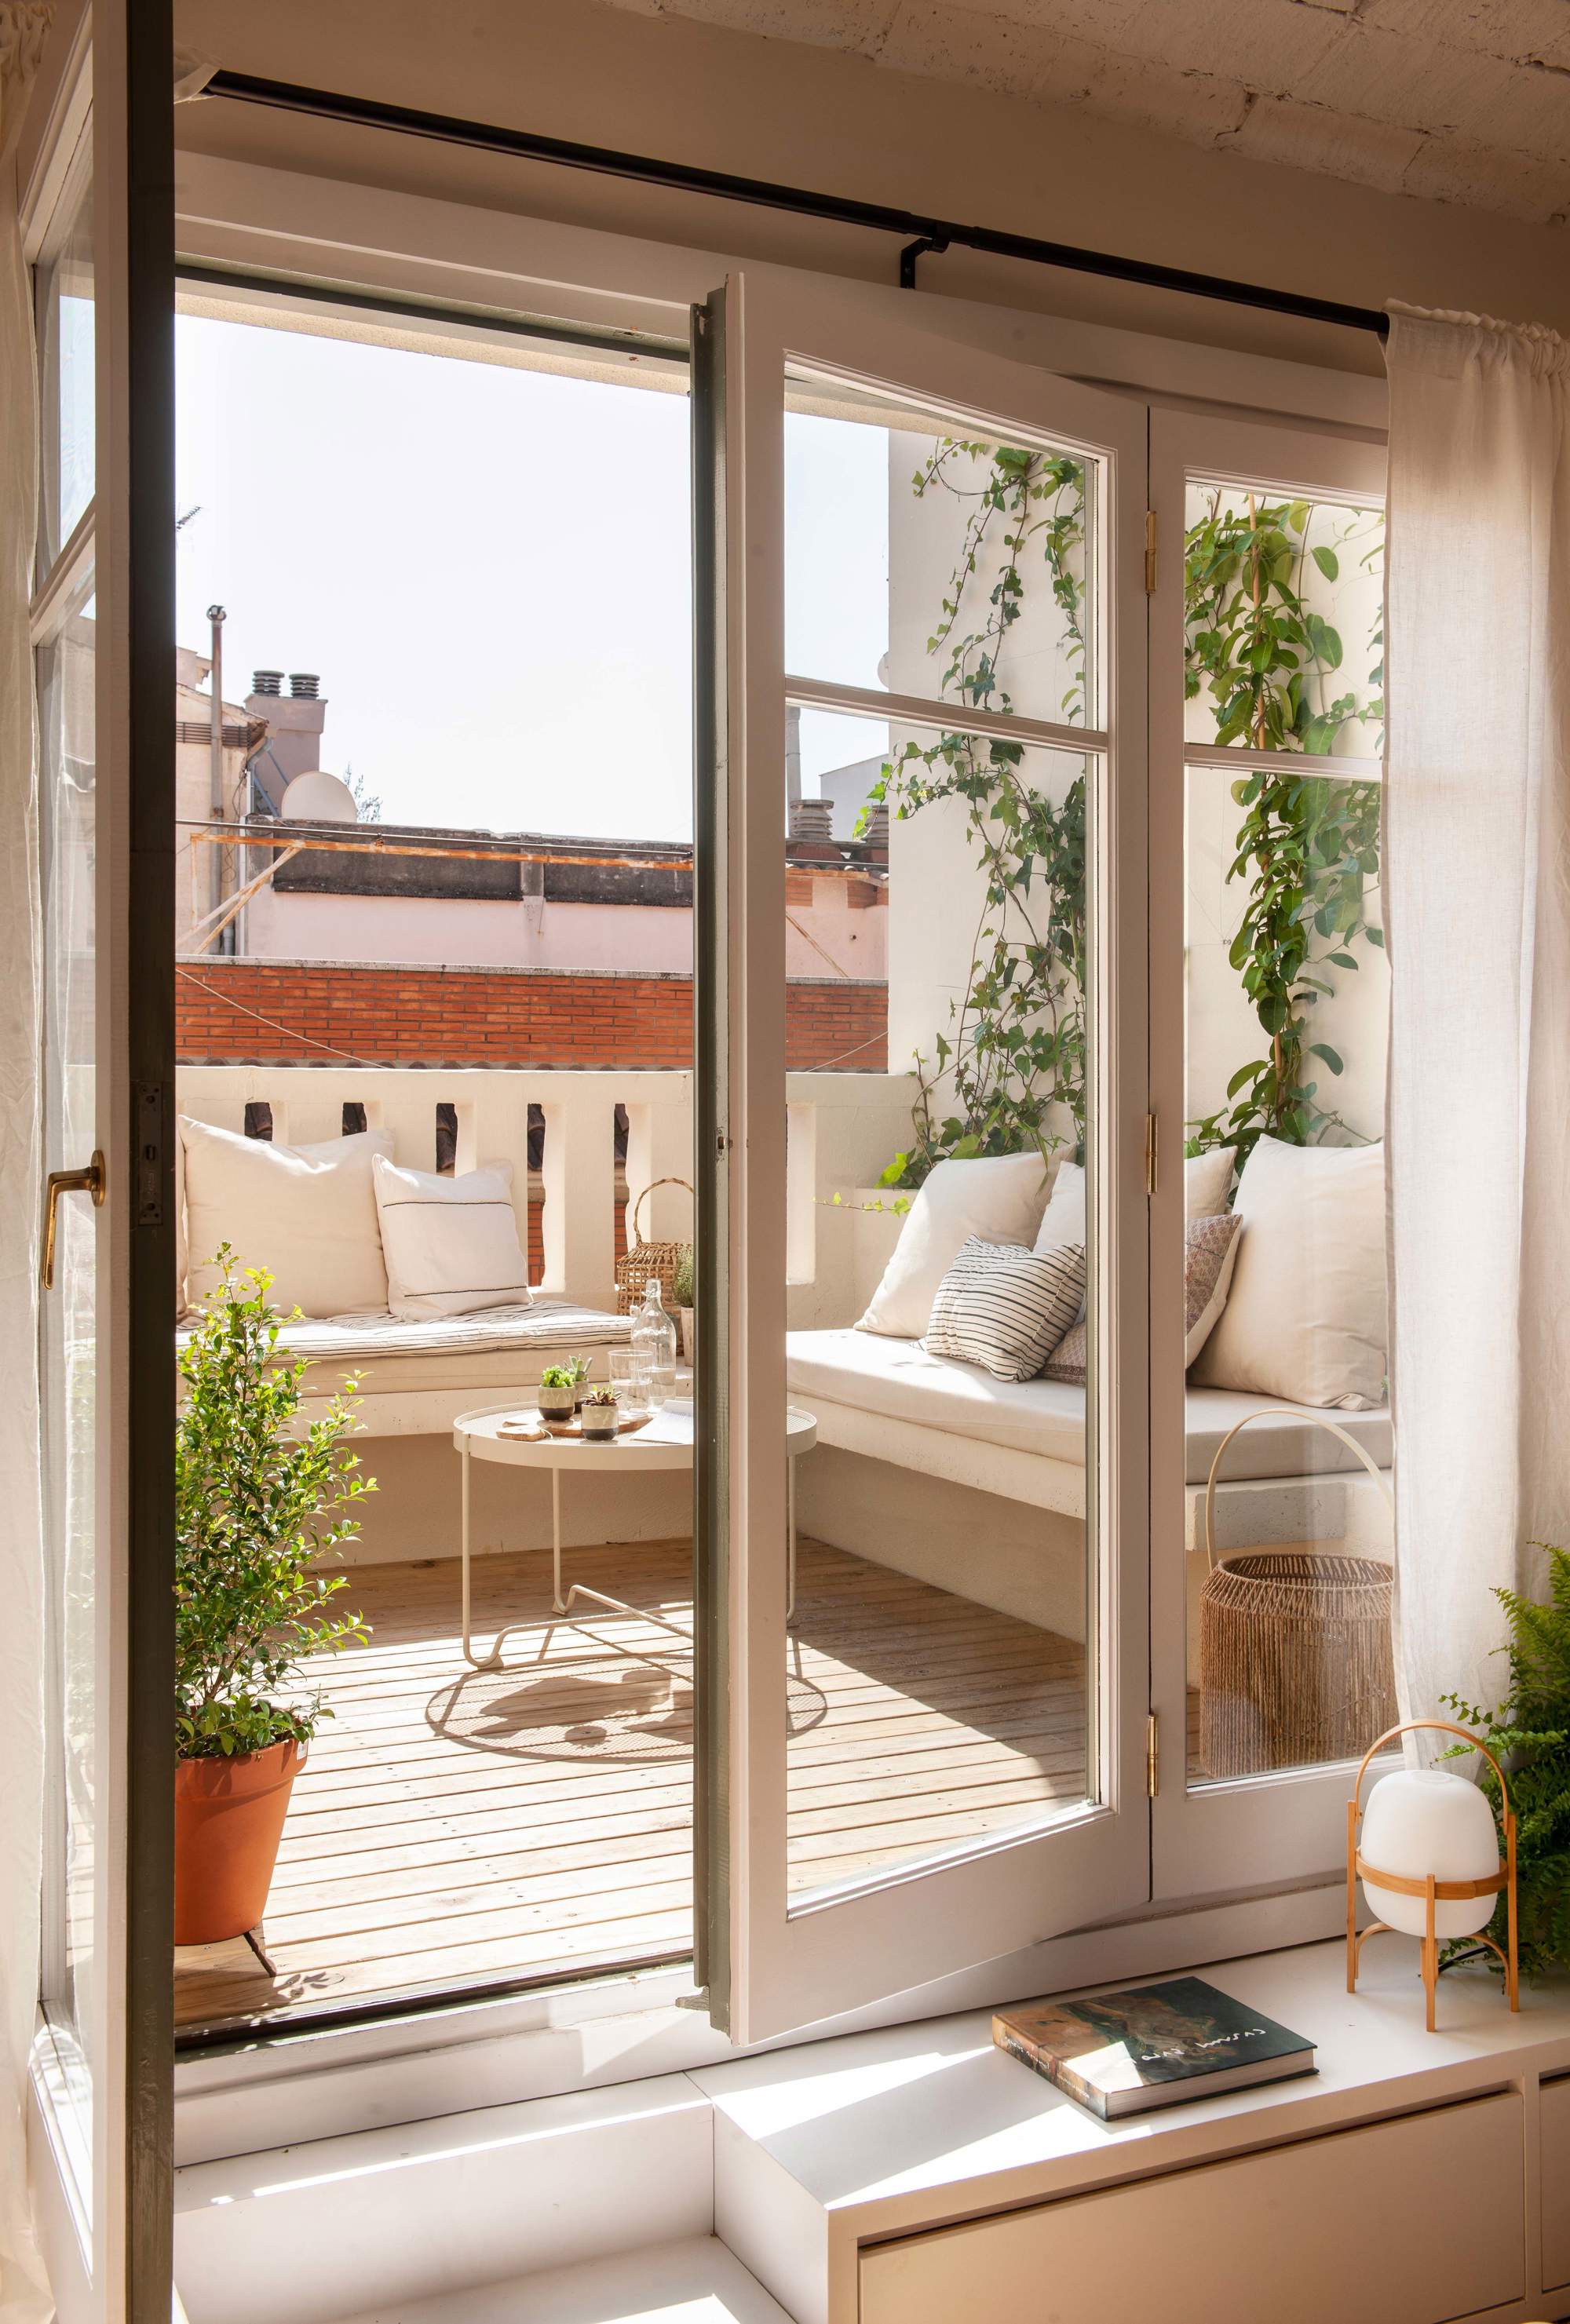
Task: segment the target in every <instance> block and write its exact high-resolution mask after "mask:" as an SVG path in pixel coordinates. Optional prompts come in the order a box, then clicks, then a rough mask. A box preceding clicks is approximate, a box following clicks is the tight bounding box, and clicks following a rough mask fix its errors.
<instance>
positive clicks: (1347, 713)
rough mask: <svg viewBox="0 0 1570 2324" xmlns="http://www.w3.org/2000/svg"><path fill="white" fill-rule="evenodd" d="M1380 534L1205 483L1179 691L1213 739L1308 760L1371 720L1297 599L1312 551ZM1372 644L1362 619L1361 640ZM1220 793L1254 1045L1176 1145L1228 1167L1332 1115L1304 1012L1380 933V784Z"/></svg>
mask: <svg viewBox="0 0 1570 2324" xmlns="http://www.w3.org/2000/svg"><path fill="white" fill-rule="evenodd" d="M1337 517H1339V522H1338V521H1337ZM1316 531H1317V532H1318V533H1319V534H1320V535H1321V536H1322V537H1321V538H1319V539H1315V538H1314V535H1315V533H1316ZM1382 546H1383V531H1382V527H1381V522H1380V520H1379V517H1378V515H1377V513H1376V512H1370V511H1367V510H1351V511H1340V512H1334V513H1333V512H1330V511H1327V510H1326V509H1325V507H1324V505H1323V504H1322V503H1314V502H1311V501H1307V500H1280V501H1277V500H1270V499H1265V498H1261V496H1260V495H1259V494H1258V493H1241V494H1238V493H1233V494H1232V495H1229V494H1227V493H1225V492H1224V491H1223V490H1222V489H1221V488H1220V487H1219V486H1217V487H1214V488H1213V489H1212V491H1211V492H1210V493H1209V494H1208V497H1207V500H1206V504H1205V511H1204V513H1203V514H1202V515H1201V517H1200V518H1199V521H1197V522H1196V523H1195V524H1192V525H1191V526H1190V527H1189V528H1188V531H1187V537H1186V539H1185V543H1184V580H1185V592H1186V606H1187V678H1186V685H1187V696H1188V698H1189V699H1190V700H1193V699H1194V698H1195V697H1196V696H1200V695H1205V696H1207V697H1208V700H1209V705H1210V707H1211V709H1212V712H1213V714H1214V719H1215V740H1216V741H1217V742H1219V743H1242V744H1244V745H1248V746H1251V747H1252V748H1253V749H1255V750H1259V751H1289V752H1295V753H1300V754H1301V755H1302V757H1303V758H1304V759H1305V760H1307V761H1312V760H1313V759H1314V758H1316V757H1324V756H1326V755H1327V754H1329V753H1332V752H1344V751H1345V750H1346V748H1347V746H1348V742H1349V739H1350V737H1351V733H1352V730H1353V729H1354V728H1356V727H1357V726H1360V725H1362V726H1366V727H1370V728H1374V729H1377V728H1378V726H1379V725H1380V724H1381V721H1382V719H1383V715H1384V705H1383V700H1382V694H1381V688H1382V684H1383V669H1382V666H1381V662H1380V661H1379V660H1378V659H1375V661H1374V664H1373V667H1372V668H1371V669H1370V671H1369V674H1368V687H1369V691H1367V692H1366V693H1364V694H1362V695H1360V694H1359V692H1358V690H1357V688H1356V687H1352V686H1349V685H1348V684H1347V682H1346V680H1345V678H1344V675H1343V667H1344V649H1343V643H1342V640H1341V637H1340V635H1339V633H1338V632H1336V631H1335V629H1334V628H1333V627H1332V626H1331V625H1330V623H1329V622H1326V621H1325V619H1324V617H1323V615H1321V614H1320V613H1316V612H1315V611H1314V610H1313V609H1312V608H1311V607H1310V606H1309V604H1307V597H1306V591H1305V575H1306V573H1307V568H1308V567H1309V564H1310V561H1311V562H1312V564H1313V565H1314V566H1315V567H1316V568H1317V570H1318V571H1319V573H1320V574H1321V575H1323V576H1324V577H1325V580H1326V581H1330V582H1335V581H1336V580H1337V579H1339V577H1340V575H1341V570H1342V564H1343V560H1344V558H1347V557H1348V556H1357V557H1359V558H1361V559H1362V562H1363V563H1364V565H1365V566H1367V565H1371V564H1372V563H1373V562H1374V561H1375V560H1376V559H1377V558H1379V557H1380V556H1381V553H1382ZM1381 647H1382V639H1381V631H1380V627H1379V625H1378V623H1377V622H1376V624H1375V626H1374V630H1373V633H1372V635H1371V638H1370V640H1369V648H1370V651H1371V654H1373V655H1374V656H1376V657H1377V656H1378V655H1379V654H1380V653H1381ZM1232 796H1233V800H1234V801H1235V802H1236V804H1237V806H1238V807H1241V808H1242V823H1241V825H1240V826H1239V828H1238V832H1237V835H1236V839H1235V842H1234V847H1235V853H1234V855H1233V862H1232V863H1231V865H1230V867H1229V870H1228V872H1227V878H1228V881H1229V882H1230V881H1244V882H1246V883H1247V884H1246V892H1245V899H1244V904H1243V910H1242V918H1241V920H1240V922H1239V925H1238V928H1237V932H1236V934H1235V936H1233V942H1232V948H1231V953H1230V959H1231V963H1232V965H1233V968H1234V969H1235V970H1236V971H1237V973H1238V975H1239V977H1240V979H1241V981H1242V988H1243V991H1244V992H1245V993H1246V994H1247V995H1248V998H1249V1001H1251V1004H1252V1007H1253V1010H1254V1014H1255V1017H1256V1018H1257V1019H1258V1021H1259V1025H1260V1029H1261V1034H1262V1036H1263V1039H1262V1041H1261V1048H1262V1050H1263V1055H1262V1056H1258V1057H1252V1058H1250V1059H1249V1060H1248V1061H1247V1062H1246V1063H1245V1064H1243V1065H1240V1066H1239V1067H1238V1069H1237V1071H1236V1072H1235V1073H1234V1074H1233V1076H1232V1078H1231V1080H1230V1081H1229V1082H1228V1084H1227V1092H1226V1102H1225V1104H1224V1106H1223V1107H1221V1108H1220V1109H1219V1110H1218V1111H1216V1112H1214V1113H1213V1114H1209V1115H1206V1116H1205V1117H1204V1118H1203V1119H1201V1120H1196V1121H1194V1122H1191V1123H1190V1124H1189V1126H1188V1127H1189V1148H1190V1151H1194V1152H1197V1151H1199V1150H1200V1149H1201V1148H1205V1147H1210V1146H1231V1147H1233V1148H1235V1149H1236V1151H1237V1155H1238V1158H1239V1160H1240V1162H1241V1161H1242V1159H1243V1157H1245V1156H1246V1155H1247V1154H1248V1153H1249V1151H1250V1150H1251V1148H1252V1146H1253V1144H1254V1142H1255V1140H1256V1139H1259V1138H1260V1137H1261V1136H1264V1135H1266V1134H1268V1135H1269V1136H1270V1137H1272V1138H1279V1139H1285V1140H1286V1141H1287V1142H1288V1144H1290V1145H1294V1146H1306V1145H1309V1144H1312V1143H1313V1142H1315V1141H1316V1139H1321V1138H1323V1137H1325V1135H1327V1134H1331V1133H1334V1131H1335V1130H1339V1129H1341V1128H1343V1127H1344V1124H1343V1122H1342V1119H1341V1116H1340V1115H1339V1113H1337V1112H1336V1111H1335V1110H1334V1109H1333V1108H1332V1107H1330V1106H1328V1105H1326V1104H1325V1102H1324V1101H1323V1099H1322V1097H1321V1094H1320V1091H1321V1083H1322V1080H1323V1078H1324V1076H1325V1074H1329V1075H1331V1076H1332V1077H1334V1076H1336V1075H1338V1074H1341V1072H1342V1071H1343V1070H1344V1059H1343V1058H1342V1056H1341V1055H1340V1053H1339V1052H1338V1051H1337V1050H1336V1049H1335V1048H1334V1047H1332V1046H1331V1044H1330V1043H1329V1042H1328V1041H1324V1040H1316V1039H1315V1038H1314V1037H1313V1036H1314V1017H1315V1012H1316V1009H1317V1008H1318V1007H1319V1005H1320V1003H1321V1002H1322V1001H1324V1000H1325V999H1327V998H1328V997H1329V996H1330V995H1331V994H1332V993H1333V992H1334V991H1335V983H1334V982H1332V980H1331V978H1330V975H1329V973H1328V972H1329V971H1331V970H1333V969H1334V970H1339V971H1340V972H1342V973H1344V974H1353V973H1356V971H1357V966H1358V962H1357V954H1356V952H1355V951H1354V949H1353V946H1354V945H1355V944H1356V942H1357V940H1358V938H1359V937H1364V938H1366V939H1367V941H1368V942H1369V943H1370V944H1371V945H1382V944H1383V942H1384V932H1383V930H1382V928H1381V927H1379V926H1378V924H1377V923H1376V922H1375V921H1373V920H1372V919H1371V918H1370V917H1369V912H1370V906H1371V899H1372V892H1373V890H1374V888H1375V887H1376V886H1377V882H1378V879H1379V866H1380V794H1379V787H1378V785H1377V784H1376V783H1373V782H1346V781H1333V780H1330V779H1326V778H1325V777H1324V776H1316V775H1314V774H1311V773H1309V772H1308V771H1307V769H1306V770H1305V771H1304V772H1302V773H1299V772H1298V770H1297V769H1296V768H1295V767H1294V768H1293V769H1292V770H1290V771H1288V772H1276V773H1267V772H1264V771H1262V770H1257V769H1255V770H1251V771H1250V772H1249V773H1247V774H1246V775H1243V776H1241V777H1240V778H1239V779H1238V780H1236V781H1235V782H1234V783H1233V786H1232Z"/></svg>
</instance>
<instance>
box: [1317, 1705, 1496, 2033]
mask: <svg viewBox="0 0 1570 2324" xmlns="http://www.w3.org/2000/svg"><path fill="white" fill-rule="evenodd" d="M1418 1728H1428V1729H1434V1730H1435V1731H1436V1732H1437V1733H1438V1734H1441V1735H1455V1736H1458V1737H1459V1738H1460V1739H1461V1741H1462V1742H1463V1743H1464V1744H1466V1745H1468V1746H1469V1748H1471V1749H1473V1751H1481V1752H1482V1756H1483V1757H1484V1758H1485V1759H1486V1760H1487V1761H1488V1764H1489V1766H1491V1768H1492V1769H1493V1772H1494V1774H1495V1775H1497V1776H1498V1777H1499V1788H1500V1799H1501V1803H1502V1807H1503V1811H1504V1814H1503V1821H1504V1839H1505V1852H1504V1854H1503V1856H1501V1854H1500V1852H1499V1839H1498V1835H1497V1833H1496V1832H1495V1830H1494V1821H1493V1811H1492V1809H1491V1807H1490V1806H1489V1803H1488V1802H1487V1800H1486V1799H1485V1798H1484V1797H1483V1795H1482V1793H1481V1792H1480V1791H1479V1790H1478V1788H1477V1785H1476V1784H1470V1783H1468V1782H1466V1780H1465V1779H1464V1777H1463V1776H1461V1775H1446V1774H1445V1772H1444V1770H1443V1769H1442V1768H1438V1767H1425V1768H1415V1767H1402V1768H1399V1769H1398V1770H1397V1771H1396V1772H1395V1773H1394V1774H1392V1775H1381V1778H1380V1780H1379V1782H1378V1783H1377V1784H1375V1785H1374V1787H1373V1789H1372V1791H1371V1792H1370V1794H1369V1795H1368V1805H1367V1807H1366V1808H1364V1807H1362V1804H1361V1799H1362V1779H1363V1777H1364V1776H1365V1775H1367V1773H1368V1770H1369V1763H1370V1761H1371V1759H1373V1758H1374V1757H1375V1756H1376V1754H1377V1753H1379V1752H1381V1751H1382V1750H1383V1749H1384V1748H1385V1747H1386V1745H1387V1744H1389V1743H1393V1742H1394V1741H1395V1740H1396V1738H1397V1737H1398V1736H1400V1735H1409V1734H1411V1733H1413V1732H1414V1731H1415V1730H1416V1729H1418ZM1360 1816H1361V1818H1362V1840H1361V1843H1360V1840H1359V1836H1358V1820H1359V1818H1360ZM1360 1879H1361V1880H1362V1889H1363V1895H1365V1896H1366V1897H1367V1899H1368V1901H1369V1904H1370V1905H1371V1908H1372V1910H1373V1911H1374V1912H1375V1913H1378V1914H1381V1915H1382V1916H1383V1917H1382V1918H1381V1919H1379V1920H1376V1921H1373V1922H1371V1923H1370V1924H1369V1926H1368V1927H1367V1928H1366V1929H1363V1930H1362V1931H1361V1932H1360V1931H1359V1929H1358V1926H1357V1884H1358V1881H1359V1880H1360ZM1501 1889H1502V1890H1503V1892H1504V1896H1505V1914H1506V1923H1507V1929H1508V1950H1506V1949H1505V1948H1504V1947H1501V1946H1500V1945H1497V1944H1496V1943H1495V1942H1494V1941H1493V1939H1492V1938H1491V1937H1490V1936H1486V1935H1484V1933H1483V1932H1484V1931H1485V1930H1486V1928H1487V1926H1488V1924H1489V1922H1490V1921H1491V1919H1492V1918H1493V1911H1494V1902H1493V1900H1494V1898H1495V1897H1496V1896H1497V1895H1499V1894H1500V1892H1501ZM1381 1931H1385V1932H1394V1933H1396V1934H1398V1935H1401V1936H1408V1937H1418V1938H1420V1939H1421V1940H1422V1947H1423V1953H1422V1973H1423V1988H1424V1991H1425V1993H1426V1994H1427V2002H1428V2031H1429V2033H1433V2031H1434V1998H1435V1995H1436V1991H1437V1989H1438V1984H1439V1945H1440V1941H1441V1939H1444V1940H1445V1941H1449V1940H1450V1939H1452V1938H1455V1937H1475V1938H1476V1939H1477V1940H1478V1941H1479V1942H1480V1943H1481V1944H1484V1945H1486V1946H1487V1947H1488V1949H1489V1950H1490V1951H1491V1952H1492V1953H1497V1954H1498V1956H1499V1960H1500V1964H1501V1968H1502V1969H1503V1970H1504V1973H1505V1992H1506V1994H1507V1995H1508V1996H1509V1998H1510V2007H1511V2008H1512V2009H1519V2007H1520V2006H1521V1997H1520V1981H1519V1975H1518V1971H1517V1967H1516V1818H1515V1811H1514V1809H1513V1808H1512V1807H1511V1805H1510V1787H1509V1785H1508V1784H1506V1782H1505V1776H1504V1769H1503V1768H1502V1767H1501V1766H1500V1763H1499V1761H1498V1760H1497V1759H1496V1758H1495V1757H1494V1756H1493V1753H1492V1752H1491V1750H1490V1749H1489V1748H1488V1746H1487V1744H1486V1743H1480V1742H1479V1741H1478V1739H1477V1738H1476V1736H1475V1735H1471V1734H1468V1732H1467V1730H1466V1729H1465V1728H1464V1727H1455V1726H1452V1725H1451V1723H1450V1721H1449V1720H1445V1719H1408V1720H1407V1721H1406V1722H1405V1724H1404V1725H1402V1726H1400V1727H1392V1728H1390V1729H1388V1731H1387V1732H1386V1733H1385V1734H1383V1735H1381V1737H1380V1738H1378V1740H1377V1741H1376V1742H1373V1743H1371V1744H1370V1745H1369V1748H1368V1749H1367V1750H1366V1751H1365V1752H1364V1754H1363V1758H1362V1766H1360V1767H1359V1769H1358V1771H1357V1781H1356V1783H1355V1784H1353V1787H1352V1797H1351V1799H1350V1800H1348V1802H1347V1803H1346V1989H1347V1991H1348V1993H1355V1992H1356V1991H1357V1965H1358V1960H1359V1959H1360V1957H1361V1954H1362V1944H1363V1940H1364V1938H1365V1937H1371V1936H1373V1935H1375V1934H1376V1933H1378V1932H1381Z"/></svg>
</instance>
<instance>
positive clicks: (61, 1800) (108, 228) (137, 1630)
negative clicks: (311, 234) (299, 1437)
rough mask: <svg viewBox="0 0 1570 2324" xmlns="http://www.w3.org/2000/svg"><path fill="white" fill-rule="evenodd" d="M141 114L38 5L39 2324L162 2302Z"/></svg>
mask: <svg viewBox="0 0 1570 2324" xmlns="http://www.w3.org/2000/svg"><path fill="white" fill-rule="evenodd" d="M171 101H172V87H171V41H170V25H169V18H168V14H167V11H166V10H163V9H162V8H160V7H159V6H157V5H152V6H151V7H144V6H142V5H137V7H136V8H135V10H134V11H133V10H132V9H131V7H130V6H129V5H128V0H126V4H125V5H121V0H98V5H94V6H93V7H91V8H90V9H62V10H60V12H58V14H57V18H56V22H55V25H54V28H53V32H52V34H51V51H50V52H49V53H48V55H47V56H46V59H45V63H44V68H43V72H42V77H41V79H40V81H39V83H38V85H37V86H36V87H35V88H34V91H33V93H32V107H31V109H30V115H29V121H28V127H27V133H26V135H25V137H24V143H23V156H22V158H23V171H22V182H23V185H24V187H25V189H26V191H25V196H24V203H23V226H24V247H25V250H26V254H27V256H28V258H29V259H30V261H31V263H32V280H33V287H34V315H35V325H36V332H37V344H38V354H39V364H38V369H39V385H40V398H39V415H38V417H39V450H40V458H39V475H40V506H39V524H38V554H37V559H36V566H35V580H34V590H33V597H32V644H33V653H34V665H35V672H36V687H37V701H38V741H39V776H38V791H39V808H40V813H39V836H40V893H41V902H42V928H41V947H40V961H39V967H40V984H41V990H42V1028H41V1030H42V1054H41V1098H42V1105H41V1112H42V1156H41V1164H42V1173H43V1176H44V1183H43V1184H42V1185H41V1188H40V1197H41V1250H40V1278H41V1280H40V1290H39V1294H38V1296H39V1303H40V1306H39V1405H40V1442H41V1452H42V1568H43V1571H42V1582H43V1598H44V1636H43V1655H44V1707H45V1719H46V1734H45V1760H46V1764H45V1794H44V1802H43V1807H44V1830H43V1840H44V1849H43V1898H42V1969H41V1979H40V1986H41V1991H40V2001H41V2009H40V2018H39V2030H38V2035H37V2039H36V2043H35V2045H34V2051H33V2057H32V2086H31V2101H32V2103H31V2109H30V2119H29V2164H30V2179H31V2182H32V2195H33V2202H34V2211H35V2217H36V2219H37V2224H38V2231H39V2237H40V2241H41V2244H42V2248H43V2251H44V2255H45V2259H46V2263H47V2265H48V2268H49V2273H50V2279H51V2291H52V2293H53V2296H54V2300H55V2303H56V2311H57V2313H58V2315H59V2316H60V2318H61V2319H64V2324H88V2319H91V2324H110V2319H129V2318H131V2317H133V2316H134V2317H135V2318H137V2319H142V2318H143V2317H145V2318H147V2319H153V2318H156V2317H160V2316H165V2317H166V2316H168V2315H169V2314H170V2311H171V2273H170V2237H171V2218H170V2192H171V2182H170V2169H171V2024H170V1969H169V1961H170V1950H169V1948H170V1936H171V1895H170V1891H171V1830H170V1826H171V1804H172V1780H171V1754H172V1734H171V1729H170V1721H169V1717H168V1710H167V1706H168V1703H169V1701H170V1700H171V1686H172V1675H171V1655H172V1628H173V1624H172V1599H171V1508H170V1498H171V1481H172V1427H173V1368H172V1327H173V1296H172V1295H173V1282H174V1276H173V1252H172V1207H171V1202H170V1200H169V1191H170V1190H169V1187H168V1185H167V1184H166V1164H165V1149H166V1140H165V1138H164V1106H165V1092H166V1089H167V1086H168V1084H169V1080H170V1077H171V1076H170V1068H169V1062H168V1061H169V1059H170V1057H171V1054H172V1047H171V1021H170V1010H169V1001H168V990H169V984H170V978H171V969H170V962H171V952H172V945H171V914H170V905H171V882H170V870H169V866H170V844H169V828H170V826H169V823H168V819H167V818H168V816H169V813H170V789H171V785H170V781H169V777H170V774H171V771H172V756H173V735H172V731H171V723H170V722H171V715H172V705H173V660H172V643H171V640H172V622H171V607H172V589H171V586H170V583H171V565H172V539H173V526H172V508H173V486H172V460H171V448H172V396H171V388H172V380H171V352H172V203H171V180H172V169H171ZM133 899H134V905H133Z"/></svg>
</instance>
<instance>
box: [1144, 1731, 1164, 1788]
mask: <svg viewBox="0 0 1570 2324" xmlns="http://www.w3.org/2000/svg"><path fill="white" fill-rule="evenodd" d="M1160 1788H1161V1721H1160V1720H1159V1718H1158V1716H1157V1714H1156V1713H1155V1711H1151V1713H1150V1717H1149V1718H1148V1719H1147V1720H1146V1721H1145V1797H1146V1798H1147V1799H1150V1800H1153V1799H1154V1798H1155V1796H1156V1794H1157V1793H1158V1792H1159V1790H1160Z"/></svg>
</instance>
